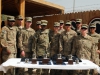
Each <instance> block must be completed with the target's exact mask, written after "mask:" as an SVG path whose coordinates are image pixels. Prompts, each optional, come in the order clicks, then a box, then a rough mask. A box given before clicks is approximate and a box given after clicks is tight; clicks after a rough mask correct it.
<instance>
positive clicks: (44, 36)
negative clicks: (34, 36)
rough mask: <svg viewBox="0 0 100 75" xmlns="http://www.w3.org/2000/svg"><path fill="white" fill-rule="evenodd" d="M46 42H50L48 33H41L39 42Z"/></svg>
mask: <svg viewBox="0 0 100 75" xmlns="http://www.w3.org/2000/svg"><path fill="white" fill-rule="evenodd" d="M46 40H49V36H48V33H40V35H39V41H41V42H45V41H46Z"/></svg>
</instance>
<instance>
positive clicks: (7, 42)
mask: <svg viewBox="0 0 100 75" xmlns="http://www.w3.org/2000/svg"><path fill="white" fill-rule="evenodd" d="M8 22H9V24H8V25H7V26H4V27H3V28H2V32H1V46H2V61H3V62H5V61H7V60H8V59H10V58H16V53H17V49H16V34H17V30H16V28H15V27H14V26H12V25H10V24H11V22H15V19H14V17H8ZM13 74H14V71H13V69H9V70H8V71H7V73H6V75H13Z"/></svg>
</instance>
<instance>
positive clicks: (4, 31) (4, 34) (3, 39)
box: [1, 28, 7, 47]
mask: <svg viewBox="0 0 100 75" xmlns="http://www.w3.org/2000/svg"><path fill="white" fill-rule="evenodd" d="M1 46H2V47H7V29H5V28H2V32H1Z"/></svg>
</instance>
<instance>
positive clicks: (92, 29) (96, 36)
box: [89, 23, 100, 75]
mask: <svg viewBox="0 0 100 75" xmlns="http://www.w3.org/2000/svg"><path fill="white" fill-rule="evenodd" d="M95 31H96V25H95V24H94V23H91V24H90V26H89V35H90V36H91V37H92V38H93V41H94V43H95V47H96V49H95V50H96V51H95V55H96V57H95V63H96V64H97V65H98V66H99V53H98V52H100V50H99V48H98V45H99V44H100V35H99V34H97V33H96V32H95ZM96 74H97V72H96V71H94V74H93V75H96Z"/></svg>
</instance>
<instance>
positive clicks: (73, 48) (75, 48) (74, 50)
mask: <svg viewBox="0 0 100 75" xmlns="http://www.w3.org/2000/svg"><path fill="white" fill-rule="evenodd" d="M77 44H78V42H77V38H76V37H74V39H73V44H72V51H71V54H72V55H76V53H77V52H76V51H77V48H78V47H77Z"/></svg>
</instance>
